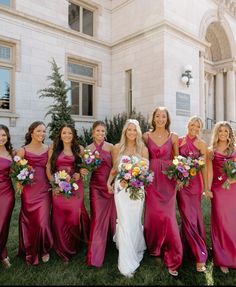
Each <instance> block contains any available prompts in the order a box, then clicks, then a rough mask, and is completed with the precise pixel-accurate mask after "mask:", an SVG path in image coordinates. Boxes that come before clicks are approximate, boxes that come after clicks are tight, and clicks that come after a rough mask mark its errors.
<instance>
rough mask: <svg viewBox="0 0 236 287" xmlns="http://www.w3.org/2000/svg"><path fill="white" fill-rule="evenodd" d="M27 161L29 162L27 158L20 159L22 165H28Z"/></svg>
mask: <svg viewBox="0 0 236 287" xmlns="http://www.w3.org/2000/svg"><path fill="white" fill-rule="evenodd" d="M27 162H28V160H26V159H21V160H20V165H26V164H27Z"/></svg>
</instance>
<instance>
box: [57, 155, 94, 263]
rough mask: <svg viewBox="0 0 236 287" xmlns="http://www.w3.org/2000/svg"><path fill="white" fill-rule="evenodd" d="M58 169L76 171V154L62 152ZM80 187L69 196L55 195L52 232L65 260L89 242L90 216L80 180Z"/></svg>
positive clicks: (58, 159)
mask: <svg viewBox="0 0 236 287" xmlns="http://www.w3.org/2000/svg"><path fill="white" fill-rule="evenodd" d="M56 169H57V170H58V171H59V170H65V171H66V172H67V173H69V174H70V175H71V176H72V175H73V173H74V156H68V155H65V154H64V153H63V152H61V153H60V155H59V156H58V158H57V160H56ZM77 184H78V186H79V188H78V189H77V190H75V191H73V195H71V196H70V197H69V198H67V197H65V196H64V195H61V194H60V195H53V200H52V232H53V239H54V249H55V251H56V253H57V254H58V256H59V257H61V259H62V260H63V261H64V262H68V261H69V260H70V259H71V257H72V256H73V255H75V254H77V253H78V251H79V249H80V245H81V243H83V242H85V243H87V242H88V236H89V216H88V213H87V211H86V209H85V206H84V186H83V182H82V180H78V181H77Z"/></svg>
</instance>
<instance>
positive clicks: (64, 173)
mask: <svg viewBox="0 0 236 287" xmlns="http://www.w3.org/2000/svg"><path fill="white" fill-rule="evenodd" d="M58 176H59V178H60V179H66V177H67V176H68V174H67V172H66V171H65V170H60V171H59V172H58Z"/></svg>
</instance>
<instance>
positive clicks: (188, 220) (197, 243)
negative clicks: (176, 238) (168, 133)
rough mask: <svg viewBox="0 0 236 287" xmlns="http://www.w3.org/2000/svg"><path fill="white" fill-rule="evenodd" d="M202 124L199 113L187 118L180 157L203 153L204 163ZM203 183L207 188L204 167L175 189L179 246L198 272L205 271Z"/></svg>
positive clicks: (205, 147) (205, 188) (205, 189)
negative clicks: (179, 225) (189, 256)
mask: <svg viewBox="0 0 236 287" xmlns="http://www.w3.org/2000/svg"><path fill="white" fill-rule="evenodd" d="M202 126H203V123H202V120H201V119H200V118H199V117H197V116H193V117H191V118H190V119H189V121H188V125H187V127H188V133H187V135H185V136H184V137H182V138H179V153H180V155H182V156H184V157H188V156H189V157H191V158H198V157H199V156H203V157H204V160H205V163H206V160H207V158H206V153H207V145H206V143H205V142H204V141H203V140H202V139H200V137H199V133H200V131H201V129H202ZM202 181H203V182H202ZM203 187H204V191H205V192H207V188H208V185H207V170H206V167H204V168H203V169H202V171H201V172H199V173H198V174H197V175H196V176H195V177H193V178H191V180H190V182H189V185H188V186H184V187H183V188H182V189H181V190H179V192H178V193H177V202H178V207H179V212H180V216H181V237H182V242H183V246H184V249H185V248H187V249H186V251H187V250H188V251H190V252H191V254H192V255H193V256H194V258H195V262H196V270H197V271H198V272H204V271H206V267H205V263H206V260H207V247H206V232H205V228H204V223H203V217H202V211H201V199H202V192H203Z"/></svg>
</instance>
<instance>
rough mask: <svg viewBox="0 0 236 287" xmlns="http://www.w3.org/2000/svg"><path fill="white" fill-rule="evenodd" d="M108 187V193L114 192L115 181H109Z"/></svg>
mask: <svg viewBox="0 0 236 287" xmlns="http://www.w3.org/2000/svg"><path fill="white" fill-rule="evenodd" d="M107 189H108V193H110V194H112V193H114V183H113V184H110V183H107Z"/></svg>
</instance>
